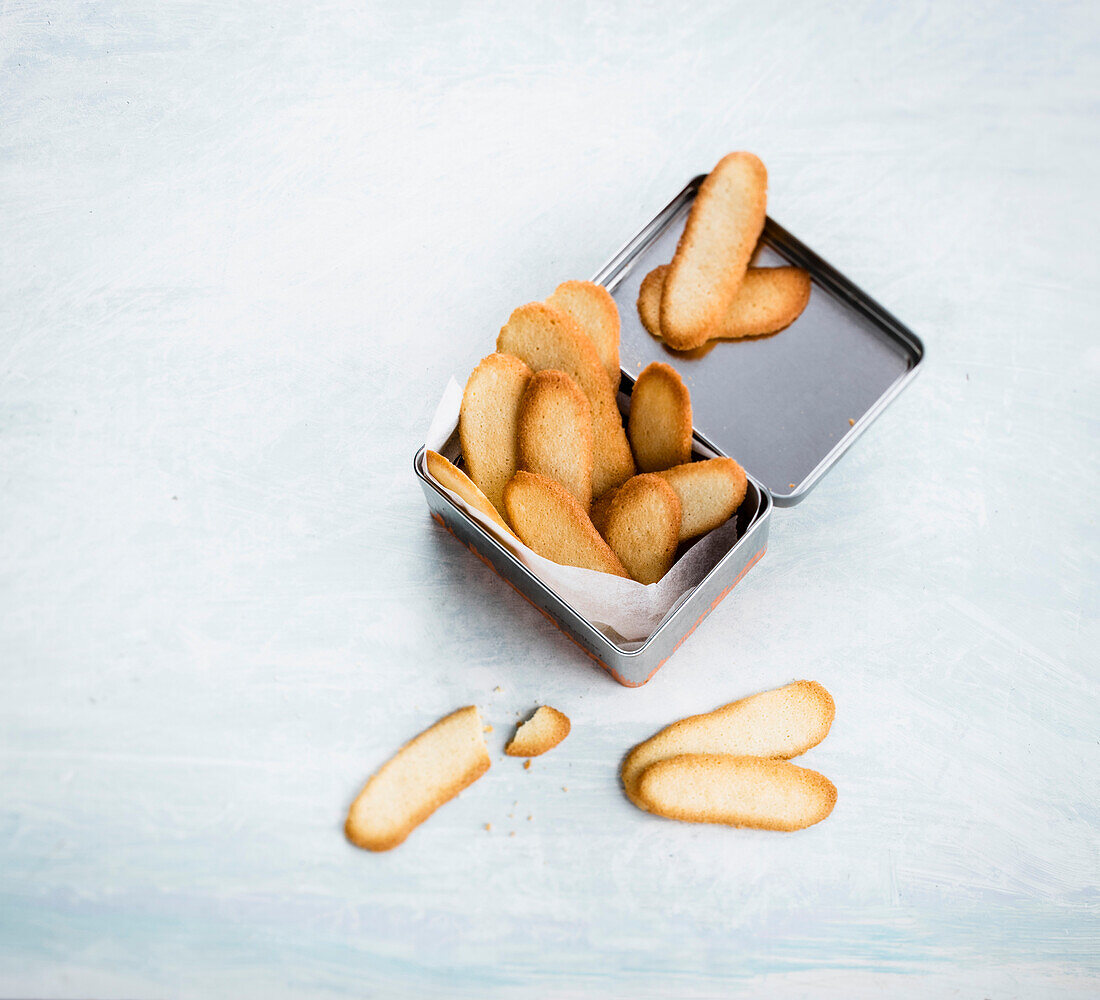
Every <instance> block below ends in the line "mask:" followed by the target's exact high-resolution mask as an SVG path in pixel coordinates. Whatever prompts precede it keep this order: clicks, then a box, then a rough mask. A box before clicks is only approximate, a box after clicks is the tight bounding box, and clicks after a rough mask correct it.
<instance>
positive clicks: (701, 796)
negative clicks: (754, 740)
mask: <svg viewBox="0 0 1100 1000" xmlns="http://www.w3.org/2000/svg"><path fill="white" fill-rule="evenodd" d="M638 799H639V801H640V802H641V803H642V805H643V807H644V808H645V809H646V810H647V811H649V812H651V813H654V814H656V815H658V816H665V817H667V818H668V819H678V820H683V821H685V822H688V823H722V824H724V825H726V826H748V827H753V828H755V829H757V830H784V831H791V830H803V829H805V828H806V827H808V826H813V825H814V824H815V823H820V822H821V821H822V820H823V819H825V818H826V817H827V816H828V815H829V813H831V812H832V811H833V806H835V805H836V786H835V785H834V784H833V783H832V782H831V781H830V780H829V779H828V778H826V777H825V776H824V775H822V774H818V773H817V771H810V770H808V769H807V768H804V767H796V766H795V765H794V764H790V763H788V762H787V761H785V760H768V759H765V758H763V757H733V756H730V755H728V754H712V753H690V754H682V755H680V756H676V757H669V758H667V759H665V760H662V761H658V762H657V763H655V764H652V765H650V766H649V767H647V768H646V769H645V771H643V772H642V776H641V779H640V781H639V782H638Z"/></svg>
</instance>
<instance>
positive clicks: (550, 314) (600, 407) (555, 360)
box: [471, 302, 634, 499]
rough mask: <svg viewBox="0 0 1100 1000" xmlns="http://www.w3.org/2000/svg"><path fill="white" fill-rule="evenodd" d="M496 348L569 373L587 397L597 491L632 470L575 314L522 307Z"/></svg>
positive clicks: (596, 360)
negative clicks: (590, 412) (574, 316)
mask: <svg viewBox="0 0 1100 1000" xmlns="http://www.w3.org/2000/svg"><path fill="white" fill-rule="evenodd" d="M497 350H498V351H505V352H507V353H509V354H514V355H516V356H517V357H519V358H522V359H523V361H524V362H526V363H527V364H528V365H529V366H530V367H531V368H532V369H533V370H535V371H542V370H544V369H546V368H554V369H557V370H558V371H563V372H565V373H566V374H567V375H569V376H570V378H572V379H573V381H574V382H576V383H577V385H579V386H580V388H581V391H582V392H583V393H584V394H585V395H586V396H587V397H588V402H589V405H590V406H591V407H592V430H593V434H594V457H593V467H592V495H593V496H596V497H598V496H602V495H603V494H604V493H606V492H607V491H608V490H610V489H613V488H614V487H616V486H619V485H620V484H622V483H625V482H626V481H627V480H628V479H629V478H630V477H631V476H632V475H634V457H633V456H632V455H631V453H630V445H629V444H628V443H627V440H626V431H625V430H624V429H623V422H622V416H621V415H620V413H619V407H618V404H617V403H616V402H615V393H614V392H613V391H612V389H611V382H610V381H609V380H608V378H607V371H606V370H605V369H604V366H603V364H602V363H601V361H600V356H599V354H598V353H597V352H596V348H595V346H594V345H593V343H592V341H591V340H589V339H588V337H586V336H585V335H584V333H582V332H581V329H580V327H579V326H577V323H576V321H575V320H574V319H573V318H572V317H571V316H567V315H566V314H565V313H563V312H559V311H558V310H557V309H551V308H550V306H547V305H544V304H543V303H541V302H530V303H528V304H527V305H525V306H520V307H519V308H518V309H516V310H515V312H513V313H512V315H511V316H510V317H509V319H508V322H507V323H505V324H504V326H503V328H502V329H501V331H500V336H499V337H497ZM471 478H473V477H471ZM474 481H475V482H476V481H477V480H476V479H475V480H474ZM490 499H492V496H491V495H490Z"/></svg>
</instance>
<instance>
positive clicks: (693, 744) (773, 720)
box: [622, 681, 836, 809]
mask: <svg viewBox="0 0 1100 1000" xmlns="http://www.w3.org/2000/svg"><path fill="white" fill-rule="evenodd" d="M835 717H836V706H835V705H834V703H833V699H832V696H831V695H830V694H829V692H828V691H826V690H825V688H823V687H822V686H821V685H820V684H818V683H817V682H816V681H795V682H794V683H793V684H788V685H786V686H785V687H781V688H776V689H775V690H774V691H763V692H761V693H760V694H754V695H750V696H749V697H748V698H742V699H741V700H740V701H735V702H731V703H730V704H729V705H723V706H722V707H721V708H716V709H715V710H714V711H713V712H707V713H706V714H705V715H692V716H690V717H689V718H686V719H681V720H680V721H679V722H674V723H672V725H670V726H666V727H665V728H664V729H662V730H661V731H660V732H659V733H657V734H656V735H654V736H651V737H650V738H649V739H648V740H646V741H645V742H644V743H639V744H638V745H637V746H636V747H635V748H634V749H633V750H631V751H630V753H629V754H627V756H626V760H624V761H623V766H622V779H623V788H624V789H625V790H626V794H627V797H628V798H629V799H630V800H631V801H632V802H633V803H634V804H635V805H638V806H641V808H643V809H644V808H645V806H644V805H641V803H640V802H639V801H638V779H639V777H640V775H641V773H642V771H644V770H645V769H646V768H647V767H649V765H650V764H652V763H654V762H655V761H658V760H663V759H665V758H666V757H674V756H676V755H677V754H684V753H724V754H736V755H742V754H745V755H750V756H754V757H783V758H786V757H797V756H798V755H799V754H801V753H805V752H806V751H807V750H809V749H810V747H815V746H817V744H818V743H820V742H821V741H822V740H823V739H825V737H826V736H827V735H828V733H829V727H830V726H832V724H833V719H834V718H835Z"/></svg>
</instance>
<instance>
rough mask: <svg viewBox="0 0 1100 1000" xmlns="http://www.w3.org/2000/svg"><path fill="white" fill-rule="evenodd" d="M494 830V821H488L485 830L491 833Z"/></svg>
mask: <svg viewBox="0 0 1100 1000" xmlns="http://www.w3.org/2000/svg"><path fill="white" fill-rule="evenodd" d="M492 830H493V824H492V823H486V824H485V832H486V833H491V832H492Z"/></svg>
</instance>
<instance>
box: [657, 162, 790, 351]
mask: <svg viewBox="0 0 1100 1000" xmlns="http://www.w3.org/2000/svg"><path fill="white" fill-rule="evenodd" d="M767 189H768V173H767V171H766V170H765V169H764V164H763V163H761V162H760V160H759V159H758V158H757V157H755V156H753V155H752V153H730V154H729V155H728V156H725V157H723V158H722V159H721V160H720V161H719V162H718V165H717V166H716V167H715V168H714V169H713V170H712V171H711V172H710V174H709V175H708V176H707V179H706V180H705V181H703V184H702V186H701V187H700V188H699V193H698V194H697V195H696V196H695V201H694V202H693V203H692V206H691V213H690V214H689V215H688V220H687V225H686V226H685V227H684V232H683V235H682V236H681V237H680V242H679V244H677V247H676V253H675V255H674V256H673V258H672V263H671V264H662V265H661V266H660V267H657V268H654V270H652V271H650V273H649V274H647V275H646V277H645V280H643V281H642V286H641V289H640V290H639V294H638V315H639V317H640V318H641V320H642V325H643V326H644V327H645V328H646V329H647V330H648V331H649V332H650V333H651V334H653V336H654V337H657V338H659V339H661V340H663V341H664V342H665V344H666V345H667V346H668V347H670V348H671V349H672V350H674V351H690V350H693V349H695V348H698V347H702V346H703V345H704V344H705V343H706V342H707V341H709V340H734V339H741V338H743V337H760V336H764V335H766V334H771V333H776V332H777V331H779V330H782V329H783V328H784V327H786V326H789V325H790V324H791V323H793V322H794V321H795V320H796V319H797V318H798V317H799V315H800V314H801V313H802V310H803V309H805V308H806V303H807V302H809V300H810V276H809V275H808V274H807V273H806V272H805V271H803V270H801V269H800V268H797V267H749V262H750V260H751V259H752V254H753V252H754V250H755V248H756V245H757V241H758V240H759V239H760V234H761V232H762V231H763V229H764V220H765V211H766V205H767Z"/></svg>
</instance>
